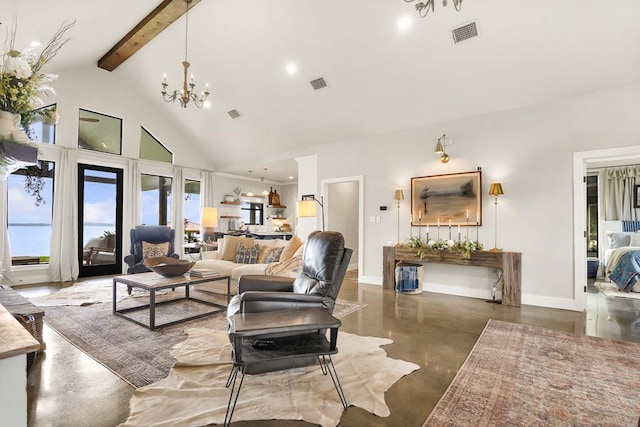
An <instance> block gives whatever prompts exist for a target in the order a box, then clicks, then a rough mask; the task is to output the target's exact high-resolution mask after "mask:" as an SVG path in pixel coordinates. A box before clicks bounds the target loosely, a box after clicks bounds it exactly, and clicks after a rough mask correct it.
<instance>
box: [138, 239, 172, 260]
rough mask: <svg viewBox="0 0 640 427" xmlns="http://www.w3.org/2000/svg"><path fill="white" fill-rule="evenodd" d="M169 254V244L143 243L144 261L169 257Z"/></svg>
mask: <svg viewBox="0 0 640 427" xmlns="http://www.w3.org/2000/svg"><path fill="white" fill-rule="evenodd" d="M168 253H169V242H165V243H149V242H145V241H143V242H142V259H147V258H154V257H158V256H167V254H168Z"/></svg>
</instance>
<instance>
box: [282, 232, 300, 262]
mask: <svg viewBox="0 0 640 427" xmlns="http://www.w3.org/2000/svg"><path fill="white" fill-rule="evenodd" d="M300 246H302V240H300V238H299V237H298V236H293V238H292V239H291V240H289V241H288V242H287V244H286V245H285V247H284V250H283V251H282V255H280V262H282V261H286V260H288V259H289V258H291V257H292V256H293V254H294V253H296V251H297V250H298V248H299V247H300Z"/></svg>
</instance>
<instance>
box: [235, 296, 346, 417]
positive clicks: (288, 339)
mask: <svg viewBox="0 0 640 427" xmlns="http://www.w3.org/2000/svg"><path fill="white" fill-rule="evenodd" d="M341 325H342V322H341V321H340V320H339V319H336V318H335V317H333V316H332V315H331V314H330V313H329V312H328V311H327V310H326V309H323V308H311V309H304V310H283V311H269V312H262V313H239V314H235V315H233V317H232V318H231V321H230V326H229V336H230V338H231V345H232V350H233V351H232V354H231V358H232V361H233V368H232V370H231V373H230V374H229V378H228V379H227V384H226V387H227V388H229V387H230V388H231V391H230V393H229V403H228V404H227V413H226V415H225V420H224V425H229V424H231V417H232V416H233V411H234V410H235V407H236V402H237V401H238V396H239V395H240V389H241V388H242V383H243V381H244V376H245V373H247V368H249V367H251V365H256V364H260V363H264V362H273V361H278V360H280V361H284V360H286V359H294V358H310V357H311V358H314V357H317V358H318V362H319V363H320V368H321V369H322V373H323V374H324V375H327V373H328V374H329V375H330V376H331V380H332V381H333V384H334V386H335V388H336V391H337V392H338V397H339V398H340V402H341V403H342V406H343V407H344V408H345V409H346V408H347V406H348V405H347V400H346V398H345V396H344V392H343V391H342V386H341V385H340V380H339V379H338V373H337V372H336V368H335V366H334V365H333V361H332V360H331V355H332V354H336V353H338V348H337V347H336V344H337V340H338V328H339V327H340V326H341ZM326 329H329V330H330V339H329V340H327V337H326V334H325V333H320V331H323V330H326ZM291 333H297V335H288V336H281V335H282V334H291ZM255 340H261V342H262V343H267V344H273V345H270V346H266V347H265V346H262V348H259V347H255V346H254V345H253V342H254V341H255ZM238 373H240V374H241V377H240V383H239V385H238V389H237V390H236V388H235V387H236V379H237V377H238Z"/></svg>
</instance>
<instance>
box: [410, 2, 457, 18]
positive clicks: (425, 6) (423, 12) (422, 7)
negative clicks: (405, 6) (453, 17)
mask: <svg viewBox="0 0 640 427" xmlns="http://www.w3.org/2000/svg"><path fill="white" fill-rule="evenodd" d="M404 1H405V2H407V3H413V2H414V1H415V0H404ZM451 1H452V2H453V7H455V8H456V10H457V11H458V12H460V10H462V0H451ZM447 3H448V0H442V6H445V7H446V6H447ZM416 10H417V11H418V13H419V14H420V17H421V18H424V17H425V16H427V14H428V13H429V11H431V12H433V11H435V0H421V1H418V2H417V3H416Z"/></svg>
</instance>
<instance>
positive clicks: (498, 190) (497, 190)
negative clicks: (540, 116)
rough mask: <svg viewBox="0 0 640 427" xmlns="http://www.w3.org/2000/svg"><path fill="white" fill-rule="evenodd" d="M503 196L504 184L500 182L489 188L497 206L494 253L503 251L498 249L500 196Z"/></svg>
mask: <svg viewBox="0 0 640 427" xmlns="http://www.w3.org/2000/svg"><path fill="white" fill-rule="evenodd" d="M502 194H504V193H503V192H502V184H500V183H499V182H493V183H491V188H489V195H490V196H495V202H494V204H495V206H496V216H495V227H494V231H495V240H494V245H493V249H491V251H492V252H499V251H501V250H502V249H500V248H498V196H500V195H502Z"/></svg>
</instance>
